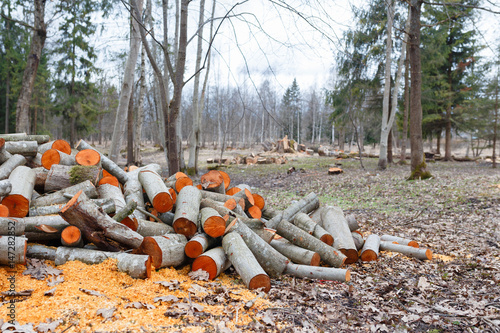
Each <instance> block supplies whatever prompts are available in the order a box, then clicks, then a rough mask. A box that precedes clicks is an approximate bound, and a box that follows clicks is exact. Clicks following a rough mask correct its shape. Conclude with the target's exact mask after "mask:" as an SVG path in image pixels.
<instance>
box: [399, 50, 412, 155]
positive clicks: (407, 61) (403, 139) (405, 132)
mask: <svg viewBox="0 0 500 333" xmlns="http://www.w3.org/2000/svg"><path fill="white" fill-rule="evenodd" d="M409 48H410V46H409V44H408V42H407V43H406V58H405V92H404V94H405V105H404V112H403V131H402V134H401V163H403V161H406V144H407V142H408V114H409V113H410V52H409Z"/></svg>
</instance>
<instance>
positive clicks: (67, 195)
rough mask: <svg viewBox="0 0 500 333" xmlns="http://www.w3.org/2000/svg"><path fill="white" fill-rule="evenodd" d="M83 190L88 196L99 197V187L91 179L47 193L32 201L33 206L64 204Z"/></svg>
mask: <svg viewBox="0 0 500 333" xmlns="http://www.w3.org/2000/svg"><path fill="white" fill-rule="evenodd" d="M79 191H83V193H85V195H86V196H87V197H88V198H91V199H95V198H97V196H98V194H97V189H96V188H95V186H94V184H92V182H91V181H90V180H86V181H84V182H81V183H78V184H76V185H73V186H70V187H67V188H65V189H62V190H59V191H57V192H53V193H50V194H45V195H43V196H41V197H39V198H37V199H36V200H34V201H33V202H32V205H33V206H49V205H55V204H63V203H66V202H68V201H69V199H71V198H72V197H73V196H74V195H75V194H76V193H78V192H79Z"/></svg>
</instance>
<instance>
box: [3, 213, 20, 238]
mask: <svg viewBox="0 0 500 333" xmlns="http://www.w3.org/2000/svg"><path fill="white" fill-rule="evenodd" d="M24 229H25V224H24V221H16V220H14V219H9V218H7V217H0V235H6V236H7V235H8V236H21V235H22V234H24Z"/></svg>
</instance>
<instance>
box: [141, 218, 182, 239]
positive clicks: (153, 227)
mask: <svg viewBox="0 0 500 333" xmlns="http://www.w3.org/2000/svg"><path fill="white" fill-rule="evenodd" d="M136 220H137V230H136V232H137V233H138V234H140V235H142V236H144V237H146V236H162V235H165V234H172V233H174V228H172V227H171V226H169V225H168V224H165V223H160V222H151V221H148V220H144V219H138V218H136Z"/></svg>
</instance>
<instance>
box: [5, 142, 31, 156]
mask: <svg viewBox="0 0 500 333" xmlns="http://www.w3.org/2000/svg"><path fill="white" fill-rule="evenodd" d="M5 150H7V151H8V152H9V153H11V154H12V155H15V154H19V155H23V156H25V157H26V156H36V153H37V152H38V142H36V141H7V142H5Z"/></svg>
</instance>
